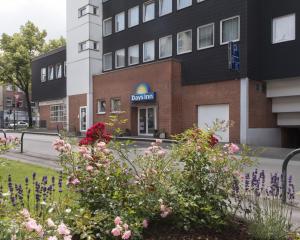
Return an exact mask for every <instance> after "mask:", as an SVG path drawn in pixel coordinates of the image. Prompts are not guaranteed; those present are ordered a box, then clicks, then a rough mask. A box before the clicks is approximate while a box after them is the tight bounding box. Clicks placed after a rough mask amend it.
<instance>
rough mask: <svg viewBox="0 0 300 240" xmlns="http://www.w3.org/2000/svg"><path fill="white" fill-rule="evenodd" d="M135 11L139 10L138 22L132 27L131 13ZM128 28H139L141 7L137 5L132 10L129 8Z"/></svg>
mask: <svg viewBox="0 0 300 240" xmlns="http://www.w3.org/2000/svg"><path fill="white" fill-rule="evenodd" d="M133 9H137V10H138V21H137V24H135V25H130V22H131V21H130V20H131V18H130V16H131V15H130V12H131V11H132V10H133ZM127 14H128V24H127V25H128V28H133V27H135V26H138V25H139V24H140V6H139V5H136V6H135V7H132V8H129V9H128V13H127Z"/></svg>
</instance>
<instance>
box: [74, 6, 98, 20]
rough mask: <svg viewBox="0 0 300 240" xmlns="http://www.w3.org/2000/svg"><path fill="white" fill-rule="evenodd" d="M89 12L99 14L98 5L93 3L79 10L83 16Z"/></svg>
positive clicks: (79, 14)
mask: <svg viewBox="0 0 300 240" xmlns="http://www.w3.org/2000/svg"><path fill="white" fill-rule="evenodd" d="M87 14H92V15H97V14H98V7H96V6H93V5H86V6H84V7H83V8H80V9H79V10H78V17H83V16H85V15H87Z"/></svg>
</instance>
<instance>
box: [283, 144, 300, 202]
mask: <svg viewBox="0 0 300 240" xmlns="http://www.w3.org/2000/svg"><path fill="white" fill-rule="evenodd" d="M298 154H300V149H296V150H294V151H292V152H290V153H289V154H288V155H287V156H286V158H285V160H284V162H283V165H282V175H281V176H282V202H283V203H286V193H287V167H288V164H289V162H290V161H291V160H292V158H293V157H295V156H296V155H298Z"/></svg>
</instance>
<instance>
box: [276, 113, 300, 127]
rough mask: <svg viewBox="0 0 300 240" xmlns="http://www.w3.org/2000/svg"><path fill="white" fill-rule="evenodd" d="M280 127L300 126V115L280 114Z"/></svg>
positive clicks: (278, 120)
mask: <svg viewBox="0 0 300 240" xmlns="http://www.w3.org/2000/svg"><path fill="white" fill-rule="evenodd" d="M277 124H278V126H300V113H278V117H277Z"/></svg>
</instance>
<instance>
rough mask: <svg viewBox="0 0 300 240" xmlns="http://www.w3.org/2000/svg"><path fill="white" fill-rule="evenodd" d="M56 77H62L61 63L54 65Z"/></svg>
mask: <svg viewBox="0 0 300 240" xmlns="http://www.w3.org/2000/svg"><path fill="white" fill-rule="evenodd" d="M55 73H56V76H55V77H56V79H60V78H62V65H61V63H58V64H56V66H55Z"/></svg>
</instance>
